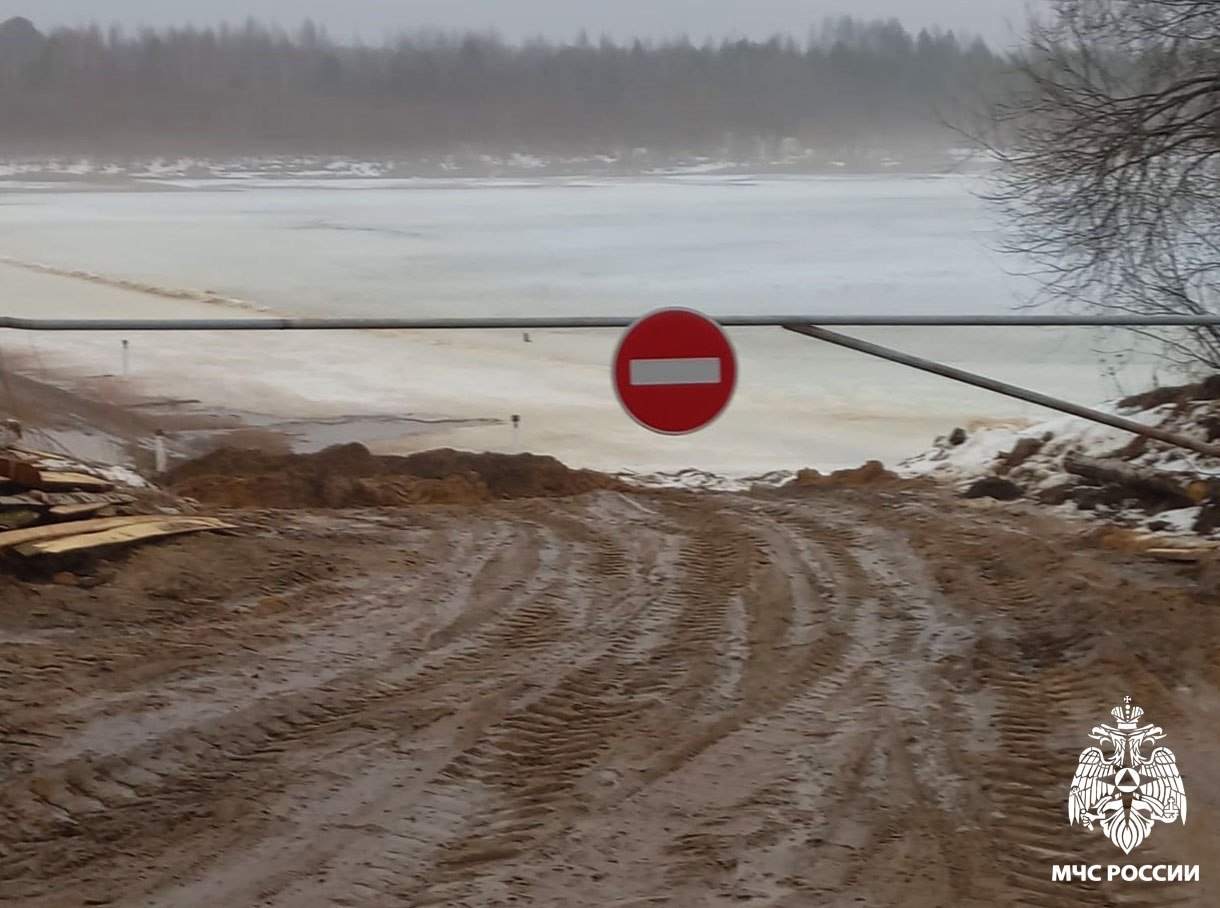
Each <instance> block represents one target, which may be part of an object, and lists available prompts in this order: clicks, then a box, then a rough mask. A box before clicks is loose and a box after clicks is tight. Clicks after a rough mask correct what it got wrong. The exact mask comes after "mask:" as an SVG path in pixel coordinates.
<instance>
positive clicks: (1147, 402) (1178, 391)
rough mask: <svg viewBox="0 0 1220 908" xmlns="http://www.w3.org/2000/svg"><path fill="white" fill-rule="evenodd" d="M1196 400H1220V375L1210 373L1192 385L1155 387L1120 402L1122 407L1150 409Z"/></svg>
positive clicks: (1119, 404)
mask: <svg viewBox="0 0 1220 908" xmlns="http://www.w3.org/2000/svg"><path fill="white" fill-rule="evenodd" d="M1196 400H1220V375H1209V376H1208V377H1207V378H1205V379H1203V380H1202V381H1200V382H1195V383H1194V384H1190V385H1175V386H1173V387H1168V388H1153V389H1152V390H1151V391H1144V392H1142V393H1140V394H1132V395H1131V396H1129V397H1124V398H1123V399H1122V400H1120V401H1119V402H1118V406H1119V408H1120V409H1124V410H1126V409H1135V410H1150V409H1152V408H1153V407H1160V406H1164V405H1165V404H1185V403H1190V402H1191V401H1196Z"/></svg>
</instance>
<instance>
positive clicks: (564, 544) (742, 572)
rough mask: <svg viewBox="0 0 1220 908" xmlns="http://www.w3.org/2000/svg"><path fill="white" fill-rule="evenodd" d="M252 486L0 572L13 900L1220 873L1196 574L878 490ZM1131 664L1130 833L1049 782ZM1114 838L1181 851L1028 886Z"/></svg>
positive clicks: (875, 890)
mask: <svg viewBox="0 0 1220 908" xmlns="http://www.w3.org/2000/svg"><path fill="white" fill-rule="evenodd" d="M446 456H447V455H446ZM438 457H439V455H438ZM442 459H443V458H442ZM426 463H427V461H426V460H425V461H424V462H423V463H422V464H421V463H420V462H419V461H416V462H415V468H416V469H419V470H421V471H422V470H424V469H425V464H426ZM465 466H470V465H469V464H465ZM441 469H442V466H437V470H441ZM443 469H445V470H449V469H450V467H449V466H444V467H443ZM476 472H477V471H476ZM203 475H205V474H200V477H201V476H203ZM480 475H482V482H483V484H484V486H485V487H486V488H487V489H488V490H489V491H492V490H496V489H499V492H497V493H496V494H497V496H498V497H506V496H507V495H508V494H509V490H511V489H515V487H514V486H513V485H512V483H511V482H510V480H509V479H507V478H504V479H503V480H501V479H499V478H497V477H496V476H491V475H487V474H480ZM195 478H199V477H195ZM183 481H184V482H186V481H187V479H186V478H183ZM501 481H502V482H503V483H504V485H500V482H501ZM236 516H237V518H238V519H239V521H240V522H241V523H243V524H244V526H245V530H244V531H243V532H242V533H241V534H240V535H237V536H232V537H221V536H216V537H206V536H200V537H190V538H183V539H180V540H177V541H172V542H168V543H166V544H164V545H158V546H148V547H144V548H140V549H137V550H134V551H133V552H131V553H130V554H129V555H127V556H125V557H124V558H123V559H122V560H121V561H120V562H119V563H118V564H116V565H115V566H114V574H113V577H112V578H111V579H110V581H109V582H108V583H105V584H104V585H102V586H98V587H95V588H92V589H82V588H74V587H64V586H58V585H54V584H25V583H21V582H18V581H15V580H12V579H11V578H0V684H2V685H3V691H4V701H3V712H2V713H0V900H6V901H7V902H8V903H9V904H18V905H22V906H28V908H68V906H72V908H76V906H80V905H113V906H118V908H136V906H139V908H193V906H200V908H202V906H216V905H224V906H233V908H244V906H283V908H323V906H326V908H330V906H336V905H339V906H361V908H366V906H367V908H380V906H416V905H421V906H422V905H443V906H509V905H516V906H521V905H538V906H553V908H581V906H589V908H594V906H596V908H603V906H628V905H631V906H644V905H672V906H716V905H753V906H763V905H766V906H783V908H804V906H821V905H867V906H890V905H894V906H897V905H903V906H914V908H934V906H954V908H957V906H980V908H981V906H992V905H1038V906H1052V908H1053V906H1064V908H1066V906H1080V905H1097V906H1103V905H1118V904H1122V905H1148V906H1157V908H1163V906H1174V905H1200V906H1206V905H1214V904H1217V903H1218V902H1220V889H1218V882H1217V881H1218V880H1220V877H1218V876H1217V874H1218V873H1220V861H1218V860H1217V859H1218V858H1220V853H1218V852H1220V848H1218V847H1217V846H1218V845H1220V842H1218V841H1217V839H1216V836H1215V835H1214V830H1215V822H1214V820H1215V817H1216V810H1217V807H1218V806H1220V803H1218V802H1220V791H1218V789H1217V785H1216V783H1215V782H1214V780H1213V776H1214V774H1213V772H1212V767H1213V766H1214V763H1215V755H1216V753H1217V752H1218V750H1217V748H1218V747H1220V730H1218V729H1220V725H1218V724H1217V722H1216V718H1217V714H1218V713H1220V697H1217V680H1218V677H1217V676H1218V674H1220V668H1218V666H1220V660H1218V658H1217V656H1218V655H1220V653H1218V649H1220V647H1218V644H1217V641H1218V639H1220V638H1218V636H1217V632H1218V631H1220V626H1218V624H1220V619H1218V618H1217V616H1218V615H1220V611H1218V607H1220V593H1218V592H1217V581H1216V570H1215V568H1214V566H1212V565H1208V564H1201V565H1171V564H1160V563H1156V562H1152V561H1148V560H1146V559H1145V558H1144V556H1141V555H1140V554H1138V553H1133V552H1127V551H1121V550H1115V549H1112V548H1106V547H1103V546H1102V545H1101V544H1100V543H1099V542H1098V541H1097V540H1095V539H1092V538H1090V537H1088V536H1086V535H1084V534H1083V533H1082V531H1081V530H1080V529H1079V528H1078V527H1072V526H1069V525H1066V524H1064V523H1062V522H1059V521H1056V520H1054V519H1052V518H1049V517H1045V516H1041V515H1036V514H1030V515H1022V514H1005V515H1003V516H1000V515H999V514H998V512H996V511H993V510H980V509H977V508H973V507H971V506H970V505H969V504H967V503H963V502H961V501H958V500H955V499H952V498H950V497H948V496H947V495H945V494H944V493H942V492H939V491H938V490H936V489H935V488H934V487H932V486H930V485H912V484H906V483H894V482H886V483H882V484H880V485H870V486H867V487H851V486H850V485H848V486H840V487H835V486H826V485H815V486H810V487H792V488H789V489H785V490H780V491H772V492H758V493H755V494H711V493H685V492H672V491H671V492H637V493H632V494H625V493H622V492H619V491H613V490H603V491H595V492H592V493H589V494H585V495H580V496H577V497H567V498H558V499H557V498H527V499H519V500H511V501H493V502H489V503H484V504H479V505H474V506H444V507H428V506H423V507H408V508H390V509H384V508H383V509H377V508H370V509H365V510H349V511H342V512H340V511H311V510H296V511H277V512H269V511H246V512H242V513H240V514H239V515H236ZM1127 694H1130V695H1131V696H1132V697H1133V698H1134V699H1135V701H1136V702H1137V703H1138V704H1139V705H1140V706H1142V707H1143V708H1144V709H1145V710H1146V717H1147V719H1148V720H1150V721H1152V722H1155V723H1156V724H1158V725H1161V726H1163V727H1164V728H1165V730H1166V732H1167V733H1168V736H1169V737H1168V739H1167V740H1166V741H1165V742H1164V743H1166V744H1168V745H1169V746H1171V747H1172V748H1173V749H1174V750H1175V752H1176V753H1177V756H1178V762H1179V764H1180V766H1181V769H1182V774H1183V776H1184V778H1185V780H1186V788H1187V794H1188V797H1189V799H1190V801H1189V803H1190V808H1189V820H1188V823H1187V825H1186V826H1182V825H1180V824H1177V825H1173V826H1169V825H1161V824H1158V826H1157V828H1156V830H1155V831H1154V832H1153V834H1152V836H1151V837H1150V839H1149V841H1148V842H1147V843H1146V844H1145V845H1144V846H1143V847H1142V848H1141V849H1140V852H1139V854H1138V855H1132V857H1131V859H1128V858H1127V857H1126V856H1124V855H1122V854H1121V852H1119V851H1118V850H1117V849H1115V848H1114V846H1112V845H1110V844H1109V843H1108V842H1107V841H1106V840H1104V839H1103V838H1102V837H1101V836H1100V834H1098V833H1096V832H1095V833H1092V834H1087V833H1085V832H1083V831H1082V830H1080V829H1079V828H1075V829H1073V828H1070V827H1069V826H1068V825H1067V807H1066V799H1067V790H1068V787H1069V784H1070V780H1071V778H1072V774H1073V771H1074V769H1075V764H1076V759H1077V756H1078V755H1079V753H1080V750H1081V748H1082V747H1084V746H1085V745H1086V744H1089V743H1090V741H1089V739H1088V737H1087V734H1088V731H1089V729H1090V728H1091V727H1092V726H1093V725H1094V724H1097V723H1099V722H1101V721H1104V720H1107V719H1108V712H1109V710H1110V708H1111V707H1113V706H1114V705H1115V704H1116V703H1118V702H1120V701H1121V700H1122V697H1123V696H1125V695H1127ZM1129 861H1130V862H1132V863H1137V864H1141V863H1175V864H1177V863H1183V864H1199V865H1201V868H1202V882H1201V883H1197V884H1190V885H1182V884H1176V885H1165V884H1148V883H1142V884H1130V883H1128V884H1122V883H1119V882H1115V883H1112V884H1106V883H1102V884H1095V883H1090V884H1087V885H1083V886H1082V885H1080V884H1075V883H1073V884H1066V883H1052V882H1051V866H1052V864H1055V863H1086V864H1092V863H1102V864H1106V863H1128V862H1129Z"/></svg>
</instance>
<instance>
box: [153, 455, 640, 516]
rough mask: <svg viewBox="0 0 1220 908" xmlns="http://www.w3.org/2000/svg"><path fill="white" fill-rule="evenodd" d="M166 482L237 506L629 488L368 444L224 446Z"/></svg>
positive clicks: (488, 460)
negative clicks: (379, 451)
mask: <svg viewBox="0 0 1220 908" xmlns="http://www.w3.org/2000/svg"><path fill="white" fill-rule="evenodd" d="M165 482H166V485H167V487H168V488H170V489H172V490H173V491H174V492H175V493H176V494H178V495H182V496H185V497H188V498H194V499H197V500H199V501H201V502H204V503H206V504H209V505H213V506H218V507H236V508H245V507H261V508H350V507H379V506H388V507H397V506H402V505H412V504H480V503H482V502H486V501H494V500H503V499H512V498H559V497H565V496H570V495H579V494H581V493H583V492H590V491H594V490H596V489H621V488H623V485H622V483H620V482H619V481H618V480H616V479H614V478H613V477H610V476H606V475H604V474H601V473H595V472H592V471H590V470H572V469H569V468H568V467H566V466H564V465H563V464H562V463H560V462H559V461H558V460H556V459H555V458H553V457H544V456H539V455H536V454H474V453H470V452H465V451H454V450H449V449H442V450H437V451H425V452H422V453H419V454H412V455H410V456H407V457H391V456H377V455H374V454H372V453H370V452H369V450H368V449H367V448H365V447H364V446H363V445H360V444H349V445H337V446H335V447H332V448H327V449H326V450H324V451H320V452H318V453H317V454H269V453H266V452H263V451H255V450H239V449H232V448H223V449H221V450H218V451H213V452H212V453H210V454H206V455H204V456H203V457H200V458H198V459H196V460H192V461H189V462H187V463H184V464H182V465H180V466H178V467H175V468H174V469H173V470H172V471H171V472H170V473H169V475H168V476H167V477H166V480H165Z"/></svg>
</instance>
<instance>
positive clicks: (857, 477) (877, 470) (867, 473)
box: [792, 460, 899, 487]
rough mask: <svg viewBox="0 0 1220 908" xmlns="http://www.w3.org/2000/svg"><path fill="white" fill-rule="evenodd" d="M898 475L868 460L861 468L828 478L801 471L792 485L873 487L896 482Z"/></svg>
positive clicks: (837, 472) (839, 471) (874, 461)
mask: <svg viewBox="0 0 1220 908" xmlns="http://www.w3.org/2000/svg"><path fill="white" fill-rule="evenodd" d="M898 478H899V477H898V474H896V473H891V472H890V471H889V470H887V469H886V468H885V465H884V464H883V463H881V461H879V460H870V461H869V462H868V463H866V464H864V465H863V466H859V467H854V468H853V469H850V470H835V471H834V472H833V473H831V474H830V475H829V476H826V475H824V474H822V473H819V472H818V471H817V470H801V471H800V472H799V473H797V474H796V479H794V480H793V481H792V484H793V485H798V486H829V487H834V486H838V487H842V486H874V485H880V484H883V483H888V482H896V481H898Z"/></svg>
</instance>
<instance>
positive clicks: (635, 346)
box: [613, 309, 737, 435]
mask: <svg viewBox="0 0 1220 908" xmlns="http://www.w3.org/2000/svg"><path fill="white" fill-rule="evenodd" d="M613 369H614V373H613V375H614V390H615V393H616V394H618V399H619V401H620V402H621V403H622V405H623V409H625V410H626V411H627V413H628V414H629V415H630V416H631V418H632V419H634V420H635V421H636V422H638V423H639V424H640V425H642V426H644V427H645V428H646V429H652V431H654V432H661V433H662V434H665V435H684V434H686V433H687V432H696V431H698V430H699V429H702V428H703V427H704V426H706V425H707V424H708V423H710V422H711V421H712V420H714V419H715V418H716V417H717V416H719V415H720V414H721V413H722V412H723V411H724V408H725V407H726V406H727V405H728V403H729V399H730V398H731V397H732V396H733V389H734V387H736V385H737V357H736V356H735V355H734V353H733V345H732V344H730V343H729V339H728V337H727V336H725V333H724V331H723V330H722V329H721V328H720V326H719V325H718V324H716V322H714V321H712V320H711V319H710V318H708V317H707V316H706V315H703V314H701V313H699V312H693V311H691V310H690V309H661V310H659V311H657V312H653V313H651V314H649V315H645V316H644V317H643V318H641V319H640V320H639V321H637V322H636V323H635V324H634V325H632V326H631V327H630V328H628V329H627V333H626V334H624V335H623V339H622V340H620V341H619V344H618V350H616V351H615V353H614V366H613Z"/></svg>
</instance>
